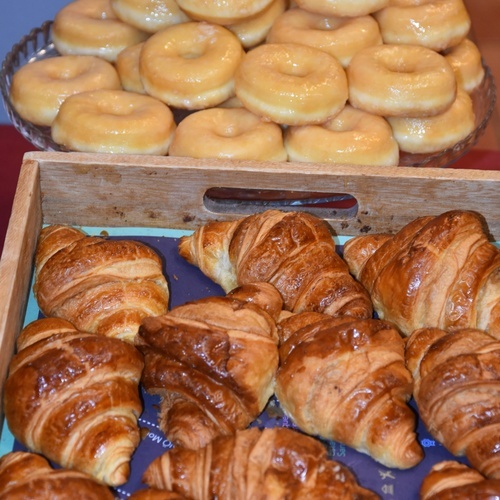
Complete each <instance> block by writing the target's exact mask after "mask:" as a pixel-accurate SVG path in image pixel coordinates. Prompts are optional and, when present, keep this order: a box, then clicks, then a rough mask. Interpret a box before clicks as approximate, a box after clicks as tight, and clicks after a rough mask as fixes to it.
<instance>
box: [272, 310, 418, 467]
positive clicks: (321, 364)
mask: <svg viewBox="0 0 500 500" xmlns="http://www.w3.org/2000/svg"><path fill="white" fill-rule="evenodd" d="M278 331H279V332H280V338H281V340H282V343H281V347H280V361H281V363H280V367H279V369H278V374H277V376H276V396H277V398H278V400H279V402H280V405H281V407H282V409H283V411H284V412H285V413H286V414H287V415H288V416H289V417H291V419H292V420H293V421H294V423H295V424H296V425H297V426H298V427H299V428H300V429H301V430H302V431H304V432H306V433H308V434H311V435H315V436H320V437H322V438H326V439H332V440H334V441H337V442H340V443H343V444H346V445H348V446H350V447H352V448H354V449H356V450H358V451H360V452H362V453H366V454H368V455H370V456H371V457H372V458H373V459H374V460H376V461H378V462H379V463H381V464H383V465H385V466H387V467H395V468H399V469H408V468H410V467H413V466H415V465H417V463H419V462H420V461H421V460H422V459H423V451H422V449H421V447H420V445H419V444H418V441H417V438H416V433H415V427H416V421H415V416H414V413H413V411H412V410H411V409H410V408H409V407H408V405H407V402H408V401H409V399H410V397H411V394H412V389H413V383H412V377H411V373H410V372H409V370H408V369H407V368H406V366H405V358H404V340H403V338H402V337H401V335H400V333H399V332H398V331H397V330H396V329H395V327H394V326H393V325H392V324H390V323H388V322H387V321H382V320H377V319H365V320H360V319H356V318H349V317H344V318H332V317H329V316H327V315H324V314H319V313H301V314H297V315H294V316H293V315H292V316H289V317H288V318H286V319H284V320H282V321H281V322H280V323H279V328H278Z"/></svg>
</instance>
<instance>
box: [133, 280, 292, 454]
mask: <svg viewBox="0 0 500 500" xmlns="http://www.w3.org/2000/svg"><path fill="white" fill-rule="evenodd" d="M262 298H267V299H268V310H269V311H272V313H273V314H274V315H276V314H278V313H279V311H280V310H281V306H282V299H281V296H280V295H279V293H278V291H277V290H276V289H274V287H272V285H269V284H268V283H262V284H249V285H246V286H243V287H241V288H240V289H237V290H235V291H234V293H233V294H228V295H227V296H225V297H207V298H204V299H199V300H196V301H193V302H189V303H186V304H184V305H181V306H177V307H174V308H173V309H172V310H171V311H170V312H169V313H168V314H166V315H163V316H159V317H150V318H145V319H144V320H143V322H142V325H141V327H140V329H139V333H138V335H137V338H136V345H137V347H138V348H139V350H141V351H142V352H143V354H144V359H145V368H144V373H143V376H142V383H143V386H144V388H145V389H146V390H147V391H148V392H149V393H151V394H159V395H160V396H161V397H162V401H161V411H160V422H159V425H160V428H161V429H162V430H163V432H164V433H165V435H166V436H167V437H168V439H169V440H170V441H172V442H173V443H174V444H178V445H182V446H184V447H188V448H199V447H201V446H204V445H205V444H207V443H208V442H209V441H211V440H212V439H213V438H214V437H215V436H217V435H219V434H232V433H234V432H235V431H236V430H237V429H243V428H245V427H247V426H248V425H249V424H250V423H251V422H252V421H253V420H254V419H255V418H256V417H257V416H258V415H259V414H260V413H261V412H262V410H263V409H264V407H265V405H266V404H267V402H268V400H269V398H270V397H271V396H272V394H273V392H274V382H275V374H276V370H277V367H278V347H277V344H278V337H277V332H276V320H275V316H272V315H271V314H270V313H268V312H266V311H265V310H264V309H263V308H262V307H261V306H260V305H258V304H259V300H260V299H262ZM273 304H274V305H273Z"/></svg>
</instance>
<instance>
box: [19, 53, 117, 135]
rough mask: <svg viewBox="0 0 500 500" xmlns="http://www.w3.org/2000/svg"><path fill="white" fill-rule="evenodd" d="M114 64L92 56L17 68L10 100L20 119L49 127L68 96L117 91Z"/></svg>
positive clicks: (57, 58) (38, 62) (52, 59)
mask: <svg viewBox="0 0 500 500" xmlns="http://www.w3.org/2000/svg"><path fill="white" fill-rule="evenodd" d="M120 88H121V84H120V79H119V77H118V73H117V72H116V70H115V68H114V67H113V65H112V64H111V63H109V62H107V61H105V60H104V59H100V58H98V57H93V56H58V57H51V58H48V59H40V60H39V61H34V62H32V63H29V64H26V65H24V66H22V67H21V68H19V69H18V70H17V71H16V72H15V73H14V76H13V77H12V83H11V88H10V100H11V102H12V105H13V106H14V108H15V110H16V111H17V112H18V113H19V116H21V118H23V119H24V120H27V121H29V122H31V123H34V124H35V125H40V126H50V125H51V124H52V122H53V120H54V118H55V117H56V115H57V112H58V111H59V108H60V106H61V104H62V102H63V101H64V100H65V99H66V98H67V97H69V96H70V95H73V94H77V93H79V92H84V91H86V90H97V89H120Z"/></svg>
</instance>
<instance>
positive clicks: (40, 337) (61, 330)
mask: <svg viewBox="0 0 500 500" xmlns="http://www.w3.org/2000/svg"><path fill="white" fill-rule="evenodd" d="M143 366H144V363H143V358H142V355H141V354H140V352H139V351H138V350H137V349H136V348H135V347H134V346H133V345H132V344H130V343H128V342H123V341H122V340H119V339H114V338H109V337H105V336H102V335H97V334H93V333H89V332H80V331H78V330H77V329H75V328H74V327H73V326H72V325H71V324H70V323H69V322H67V321H66V320H63V319H60V318H43V319H39V320H36V321H34V322H32V323H30V324H28V325H27V326H26V327H25V329H24V330H23V332H22V333H21V335H20V337H19V342H18V353H17V354H16V355H14V357H13V358H12V360H11V363H10V365H9V375H8V378H7V380H6V383H5V392H4V409H5V418H6V421H7V424H8V426H9V429H10V430H11V432H12V434H13V435H14V437H15V438H16V439H17V440H18V441H19V442H20V443H22V444H23V445H24V446H25V447H26V448H27V449H28V450H30V451H33V452H36V453H41V454H42V455H44V456H45V457H47V458H48V459H49V460H51V461H53V462H55V463H57V464H59V465H60V466H61V467H64V468H68V469H76V470H79V471H81V472H85V473H87V474H89V475H91V476H92V477H94V478H95V479H97V480H98V481H101V482H104V483H106V484H108V485H110V486H117V485H120V484H123V483H125V482H126V481H127V479H128V476H129V474H130V465H129V463H130V459H131V456H132V453H133V452H134V450H135V449H136V447H137V446H138V444H139V441H140V434H139V428H138V425H137V419H138V417H139V415H140V413H141V411H142V403H141V399H140V395H139V390H138V386H139V381H140V376H141V372H142V369H143Z"/></svg>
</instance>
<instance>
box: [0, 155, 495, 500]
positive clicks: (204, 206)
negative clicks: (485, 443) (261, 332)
mask: <svg viewBox="0 0 500 500" xmlns="http://www.w3.org/2000/svg"><path fill="white" fill-rule="evenodd" d="M290 166H291V167H292V169H293V170H292V172H293V173H290ZM499 188H500V171H483V170H455V169H414V168H401V167H399V168H398V167H394V168H379V167H363V168H359V167H354V166H350V165H341V166H338V167H335V168H332V167H331V166H326V165H321V164H291V165H290V164H288V166H287V168H284V166H283V165H282V164H279V163H266V162H234V161H226V162H224V161H218V160H210V161H207V160H190V159H179V158H173V157H144V156H120V155H94V154H81V153H51V152H36V153H28V154H26V155H25V157H24V161H23V165H22V168H21V173H20V177H19V183H18V187H17V191H16V196H15V199H14V205H13V211H12V216H11V219H10V223H9V228H8V231H7V236H6V241H5V246H4V252H3V255H2V259H1V261H0V377H1V378H0V395H1V396H2V397H3V382H4V381H5V377H6V375H7V370H8V364H9V362H10V359H11V357H12V354H13V352H14V344H15V339H16V336H17V335H18V333H19V331H20V330H21V328H22V327H23V325H24V324H27V323H28V322H30V321H33V320H34V319H36V318H37V317H38V316H39V311H38V308H37V306H36V302H35V300H34V297H33V295H32V283H33V271H32V269H33V265H32V264H33V256H34V252H35V248H36V241H37V237H38V234H39V231H40V229H41V227H42V226H43V225H45V224H54V223H63V224H69V225H73V226H77V227H81V228H83V229H84V230H85V231H86V232H87V233H88V234H105V235H108V236H109V237H111V238H125V237H126V238H132V239H139V240H141V241H144V242H145V243H147V244H149V245H150V246H152V247H153V248H155V249H156V250H157V251H158V252H159V253H160V254H161V255H162V256H163V258H164V264H165V274H166V276H167V279H168V281H169V284H170V288H171V307H174V306H175V305H178V304H182V303H184V302H185V301H187V300H194V299H196V298H198V297H203V296H206V295H220V294H222V293H223V292H222V290H221V289H220V288H219V287H218V286H217V285H215V284H214V283H213V282H212V281H211V280H209V279H208V278H206V277H205V276H203V275H202V274H201V272H200V271H199V270H198V269H196V268H194V267H193V266H190V265H189V264H187V263H186V262H184V261H183V259H182V258H180V257H179V256H178V254H177V242H178V238H179V237H180V236H182V235H184V234H188V233H190V232H191V231H192V230H194V229H196V228H197V227H199V226H200V225H201V224H204V223H206V222H208V221H210V220H219V219H234V218H239V217H241V216H242V215H246V214H248V213H253V212H255V211H261V210H265V209H267V208H269V207H270V206H272V207H274V208H282V209H284V210H292V209H293V210H294V209H297V207H295V206H294V205H293V203H290V200H292V199H295V198H298V199H301V200H304V199H307V198H308V197H311V198H312V199H311V203H310V204H307V203H306V204H304V203H302V204H301V205H300V209H301V210H308V211H311V212H312V213H316V214H317V215H320V216H321V217H323V218H325V219H326V220H327V221H328V222H329V223H330V225H331V226H332V228H333V230H334V232H335V236H334V237H335V240H336V243H337V244H338V246H339V251H342V244H343V242H345V240H346V239H347V238H349V237H351V236H353V235H356V234H365V233H370V232H383V231H384V232H394V231H397V230H398V229H399V228H400V227H402V226H403V225H404V224H406V223H407V222H409V221H411V220H413V219H414V218H415V217H418V216H420V215H428V214H438V213H441V212H443V211H446V210H450V209H470V210H477V211H478V212H480V213H481V214H482V215H483V216H484V217H485V219H486V222H487V223H488V227H489V230H490V233H491V238H492V240H494V241H500V211H499V202H498V193H499ZM318 200H320V202H318ZM328 200H334V201H333V202H330V201H328ZM339 200H340V201H339ZM143 398H144V408H145V409H144V412H143V414H142V415H141V418H140V422H139V423H140V426H141V428H142V431H143V436H144V439H143V440H142V442H141V445H140V446H139V448H138V450H137V451H136V453H135V454H134V457H133V460H132V474H131V477H130V480H129V482H128V483H127V484H125V485H123V486H122V487H120V488H118V489H117V490H116V494H117V496H118V497H119V498H127V497H128V496H129V495H130V493H131V492H132V491H135V490H136V489H138V488H140V487H143V485H142V483H141V476H142V472H143V471H144V469H145V468H146V467H147V465H148V464H149V463H150V461H151V460H152V459H153V458H154V457H155V456H157V455H159V454H161V453H163V452H164V451H166V450H167V449H168V448H169V447H170V443H169V442H168V441H167V440H166V439H165V437H164V436H163V434H162V433H161V431H160V430H159V429H158V426H157V423H156V408H157V405H158V400H157V399H156V397H152V396H149V395H147V394H145V393H144V392H143ZM252 425H258V426H276V425H282V426H291V427H293V423H292V422H291V421H289V419H287V418H286V416H284V415H283V413H282V411H281V409H280V408H279V403H278V402H277V401H276V400H275V399H271V400H270V402H269V404H268V406H267V408H266V410H265V411H264V412H263V414H262V415H261V416H260V417H259V418H258V419H257V420H256V421H255V422H254V424H252ZM417 432H418V435H419V440H420V442H421V444H422V446H423V448H424V451H425V459H424V461H423V462H421V464H419V465H418V466H417V467H414V468H412V469H409V470H406V471H401V470H396V469H388V468H386V467H384V466H382V465H380V464H378V463H376V462H375V461H373V460H372V459H371V458H370V457H368V456H367V455H364V454H361V453H358V452H356V451H354V450H352V449H350V448H348V447H346V446H343V445H341V444H339V443H334V442H325V445H326V446H327V448H328V451H329V454H330V456H331V457H332V458H334V459H336V460H338V461H341V462H343V463H345V464H346V465H347V466H348V467H350V468H351V470H352V471H353V472H354V473H355V475H356V476H357V478H358V481H359V482H360V483H361V484H362V485H363V486H365V487H368V488H371V489H372V490H373V491H375V492H376V493H378V494H379V495H380V496H381V498H383V499H389V498H403V497H404V498H405V499H409V500H411V499H415V500H417V498H418V488H419V486H420V483H421V480H422V478H423V477H424V476H425V474H426V473H427V472H428V470H429V468H430V467H431V465H432V464H433V463H435V462H437V461H440V460H443V459H452V458H453V457H452V456H451V455H450V454H449V453H448V452H447V450H446V449H445V448H444V447H442V446H441V445H440V444H439V443H437V442H436V441H435V440H434V439H433V438H432V437H431V436H430V435H429V434H428V433H427V431H426V430H425V428H424V427H423V425H422V424H421V422H419V424H418V429H417ZM13 449H22V448H21V447H20V445H19V444H18V443H17V442H16V441H15V440H14V439H13V437H12V436H11V434H10V432H9V430H8V428H7V426H6V425H5V424H4V425H3V426H2V434H1V441H0V455H1V454H4V453H7V452H8V451H11V450H13Z"/></svg>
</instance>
